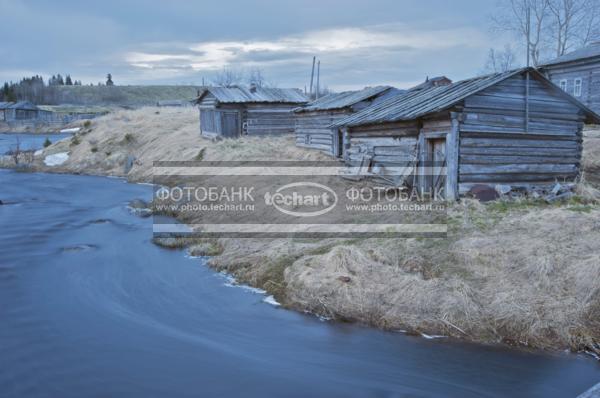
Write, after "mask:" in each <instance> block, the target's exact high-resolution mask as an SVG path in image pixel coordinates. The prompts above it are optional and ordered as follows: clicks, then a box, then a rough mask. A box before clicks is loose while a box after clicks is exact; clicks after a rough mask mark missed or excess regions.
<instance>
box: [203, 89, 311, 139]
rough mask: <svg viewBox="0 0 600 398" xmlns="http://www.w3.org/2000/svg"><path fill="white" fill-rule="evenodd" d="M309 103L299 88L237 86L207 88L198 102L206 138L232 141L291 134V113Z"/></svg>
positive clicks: (292, 122) (292, 115)
mask: <svg viewBox="0 0 600 398" xmlns="http://www.w3.org/2000/svg"><path fill="white" fill-rule="evenodd" d="M307 101H308V100H307V99H306V97H305V96H304V95H303V94H302V92H301V91H300V90H297V89H291V88H290V89H288V88H265V87H256V86H250V87H248V88H246V87H240V86H234V87H204V88H203V89H202V90H200V92H199V93H198V98H196V100H195V103H196V104H197V105H198V109H199V111H200V133H201V134H202V135H203V136H207V137H216V136H221V137H230V138H233V137H239V136H241V135H246V134H247V135H280V134H291V133H293V132H294V113H293V112H292V110H293V109H295V108H297V107H298V106H300V105H302V104H305V103H306V102H307Z"/></svg>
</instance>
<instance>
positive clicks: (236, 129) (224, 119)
mask: <svg viewBox="0 0 600 398" xmlns="http://www.w3.org/2000/svg"><path fill="white" fill-rule="evenodd" d="M219 119H220V131H221V135H222V136H223V137H227V138H236V137H239V136H240V135H241V131H240V118H239V113H238V112H237V111H220V112H219Z"/></svg>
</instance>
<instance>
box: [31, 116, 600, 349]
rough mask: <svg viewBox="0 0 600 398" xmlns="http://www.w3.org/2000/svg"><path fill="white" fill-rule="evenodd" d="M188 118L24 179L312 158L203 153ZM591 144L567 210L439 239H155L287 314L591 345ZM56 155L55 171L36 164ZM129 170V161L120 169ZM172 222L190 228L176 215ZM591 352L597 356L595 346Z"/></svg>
mask: <svg viewBox="0 0 600 398" xmlns="http://www.w3.org/2000/svg"><path fill="white" fill-rule="evenodd" d="M197 117H198V116H197V111H196V110H194V109H177V108H173V109H157V108H143V109H140V110H136V111H119V112H115V113H113V114H110V115H107V116H104V117H101V118H98V119H96V120H94V121H93V122H92V123H90V124H87V125H83V124H82V125H81V127H82V132H81V134H78V135H77V136H76V137H74V138H73V139H70V140H66V141H63V142H60V143H55V144H53V145H51V146H50V147H49V148H47V149H46V150H44V153H43V154H42V155H40V156H37V157H36V160H35V161H34V167H35V168H36V169H37V170H44V171H54V172H67V173H84V174H99V175H115V176H124V177H127V178H128V179H129V180H131V181H146V182H149V181H151V177H152V170H151V168H152V162H153V161H155V160H194V159H196V160H199V159H203V160H257V159H285V160H317V159H327V158H326V157H325V156H324V155H322V154H320V153H318V152H313V151H308V150H304V149H300V148H296V147H295V146H294V141H293V139H292V138H290V137H278V138H266V139H261V138H243V139H240V140H224V141H219V142H213V141H210V140H206V139H203V138H200V137H199V133H198V121H197ZM599 136H600V135H599V134H598V133H597V132H596V131H592V132H586V145H585V148H586V149H585V158H584V165H585V169H586V173H585V176H586V177H585V178H586V179H587V181H588V182H589V183H588V184H581V185H580V188H579V193H578V195H577V196H576V197H574V198H572V199H570V200H569V202H566V203H555V204H547V203H545V202H544V201H541V200H538V201H533V200H511V201H508V200H507V201H499V202H495V203H491V204H485V205H484V204H481V203H478V202H474V201H471V200H462V201H461V202H459V203H456V204H453V205H451V207H450V209H449V233H448V238H447V239H417V238H413V239H354V240H348V239H321V240H312V239H218V240H193V239H192V240H179V241H177V240H171V241H163V242H160V241H159V242H158V243H162V244H163V245H166V246H168V247H171V248H183V247H190V248H191V250H193V251H194V253H196V254H209V255H213V257H212V258H211V259H210V261H209V265H210V266H212V267H214V268H215V269H217V270H222V271H226V272H229V273H231V274H233V275H234V276H235V277H236V278H237V279H238V280H239V281H241V282H245V283H248V284H250V285H253V286H256V287H261V288H263V289H265V290H267V291H269V292H270V293H271V294H274V295H275V297H276V298H277V299H278V300H279V301H280V302H281V303H282V304H283V305H284V306H286V307H288V308H294V309H298V310H302V311H311V312H314V313H317V314H320V315H323V316H327V317H331V318H334V319H339V320H348V321H356V322H362V323H365V324H369V325H373V326H376V327H381V328H387V329H403V330H408V331H410V332H414V333H427V334H442V335H447V336H454V337H458V338H463V339H467V340H471V341H477V342H486V343H495V342H504V343H508V344H517V345H527V346H532V347H539V348H550V349H562V348H567V347H568V348H571V349H573V350H579V349H584V348H587V349H597V347H598V344H599V343H600V248H599V245H598V242H599V241H600V227H599V226H600V206H599V202H598V198H599V197H600V196H598V192H597V191H596V189H595V188H594V186H593V184H596V183H598V182H599V181H598V180H597V175H598V174H597V170H598V165H600V161H599V159H600V139H599V138H597V137H599ZM61 152H68V153H69V159H68V160H67V161H66V162H65V163H64V164H63V165H61V166H56V167H52V168H50V167H46V166H44V165H43V162H42V160H43V158H44V157H45V156H47V155H49V154H56V153H61ZM128 163H129V164H128ZM175 216H178V217H179V218H180V219H181V220H182V221H184V222H188V223H192V222H194V221H197V220H195V219H193V217H190V216H189V215H188V216H186V217H183V215H178V214H175ZM594 347H596V348H594Z"/></svg>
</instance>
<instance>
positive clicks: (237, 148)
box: [38, 107, 324, 182]
mask: <svg viewBox="0 0 600 398" xmlns="http://www.w3.org/2000/svg"><path fill="white" fill-rule="evenodd" d="M77 125H79V126H81V127H82V131H81V133H80V134H78V136H77V140H78V141H79V142H80V144H78V145H71V146H70V145H68V143H67V142H59V143H55V144H54V145H51V146H50V147H48V148H47V149H45V150H44V154H43V155H42V156H40V157H39V161H38V166H39V167H40V168H42V169H44V167H43V165H42V159H43V157H44V156H46V155H48V154H52V153H58V152H67V151H68V152H70V158H69V160H68V161H67V162H66V163H65V164H64V165H63V166H61V167H60V168H58V169H57V168H55V169H57V170H60V171H64V172H71V173H82V174H101V175H114V176H123V177H127V178H128V179H129V180H131V181H146V182H150V181H151V180H152V163H153V162H154V161H160V160H162V161H168V160H178V161H180V160H267V159H268V160H317V159H322V158H324V155H322V154H320V153H318V152H311V151H305V150H301V149H299V148H296V146H295V145H294V141H293V138H292V137H290V136H286V137H269V138H266V139H265V138H261V137H243V138H241V139H237V140H233V139H227V140H222V141H211V140H208V139H205V138H202V137H200V133H199V128H198V111H197V110H196V109H195V108H153V107H146V108H141V109H138V110H120V111H116V112H114V113H111V114H108V115H106V116H102V117H100V118H97V119H94V120H93V121H92V123H91V125H88V126H87V127H84V126H83V122H79V123H77ZM92 149H94V150H92ZM128 159H129V160H132V159H134V162H133V165H132V167H131V170H129V171H128V170H127V169H126V164H127V163H128Z"/></svg>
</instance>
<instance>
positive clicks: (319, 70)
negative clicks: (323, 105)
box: [316, 60, 321, 99]
mask: <svg viewBox="0 0 600 398" xmlns="http://www.w3.org/2000/svg"><path fill="white" fill-rule="evenodd" d="M320 77H321V60H319V61H318V62H317V96H316V98H317V99H318V98H319V80H320Z"/></svg>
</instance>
